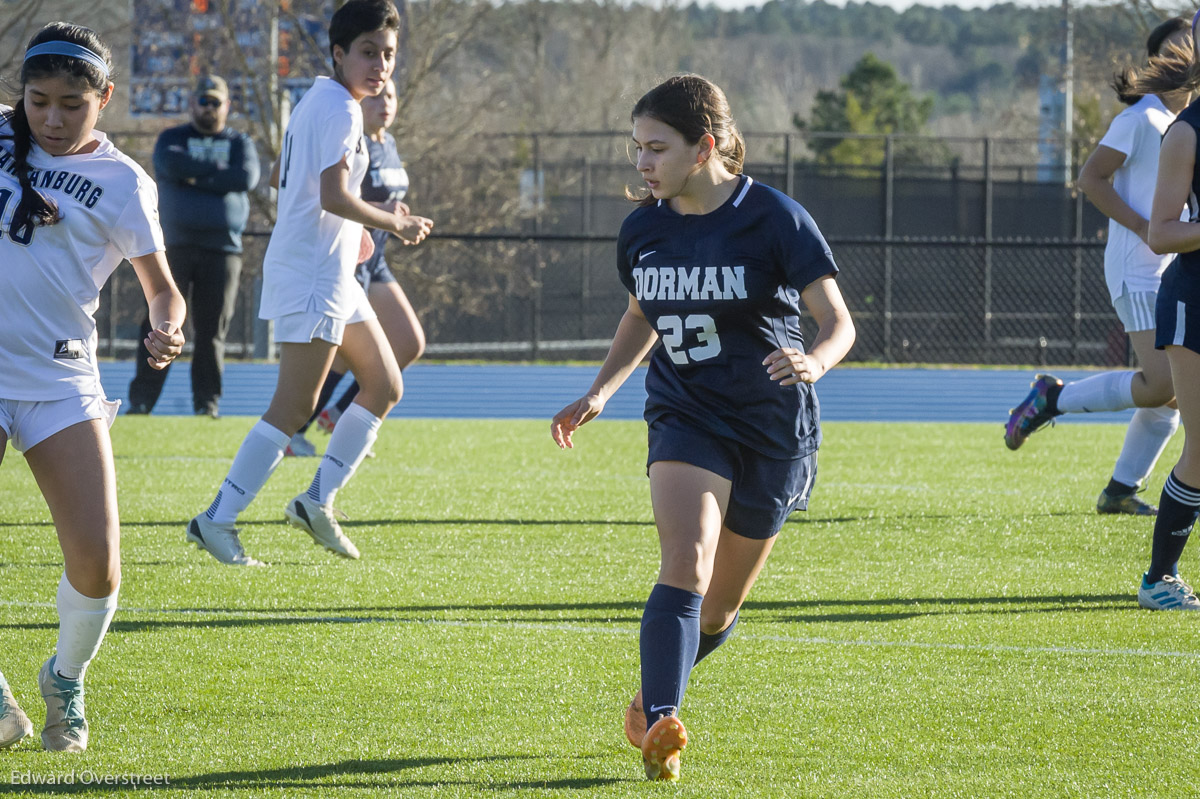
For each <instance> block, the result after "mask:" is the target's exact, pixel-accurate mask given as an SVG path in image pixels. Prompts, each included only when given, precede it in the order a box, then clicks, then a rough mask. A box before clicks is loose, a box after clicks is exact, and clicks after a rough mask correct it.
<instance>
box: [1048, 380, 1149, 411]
mask: <svg viewBox="0 0 1200 799" xmlns="http://www.w3.org/2000/svg"><path fill="white" fill-rule="evenodd" d="M1135 374H1137V373H1136V372H1105V373H1104V374H1099V375H1096V376H1095V377H1086V378H1084V379H1083V380H1076V381H1075V382H1074V383H1067V384H1066V385H1065V386H1063V389H1062V393H1061V394H1059V395H1058V409H1059V410H1060V411H1062V412H1063V413H1097V412H1099V411H1123V410H1125V409H1126V408H1132V407H1133V376H1134V375H1135Z"/></svg>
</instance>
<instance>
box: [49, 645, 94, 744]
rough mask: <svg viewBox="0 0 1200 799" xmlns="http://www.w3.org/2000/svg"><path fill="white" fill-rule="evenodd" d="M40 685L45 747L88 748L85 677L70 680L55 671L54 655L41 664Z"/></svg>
mask: <svg viewBox="0 0 1200 799" xmlns="http://www.w3.org/2000/svg"><path fill="white" fill-rule="evenodd" d="M38 688H39V689H40V690H41V692H42V698H43V699H45V700H46V726H45V727H43V728H42V746H44V747H45V748H46V749H47V750H48V751H51V752H82V751H83V750H85V749H87V744H88V723H87V719H85V718H84V717H83V680H68V679H67V678H66V677H60V676H59V675H58V673H57V672H55V671H54V657H51V658H50V659H49V660H47V661H46V662H45V663H43V664H42V670H41V671H39V672H38Z"/></svg>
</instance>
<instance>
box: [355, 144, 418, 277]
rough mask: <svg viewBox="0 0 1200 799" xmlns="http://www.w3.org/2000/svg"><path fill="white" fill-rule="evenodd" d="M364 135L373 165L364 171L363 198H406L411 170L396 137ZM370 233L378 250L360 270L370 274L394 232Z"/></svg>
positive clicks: (381, 259) (372, 200)
mask: <svg viewBox="0 0 1200 799" xmlns="http://www.w3.org/2000/svg"><path fill="white" fill-rule="evenodd" d="M365 138H366V142H367V155H368V156H369V157H370V159H371V165H370V166H369V167H367V174H365V175H363V182H362V198H363V199H364V200H366V201H367V202H369V203H386V202H392V201H393V200H403V199H404V195H405V194H406V193H407V192H408V172H407V171H406V170H405V169H404V162H403V161H402V160H400V152H399V151H398V150H397V149H396V140H395V139H394V138H393V137H392V134H390V133H387V132H385V133H384V134H383V141H381V142H378V141H375V140H374V139H372V138H371V137H370V136H367V137H365ZM370 233H371V239H372V241H374V242H375V253H374V254H373V255H372V256H371V257H370V258H368V259H367V260H366V261H364V262H363V263H362V264H360V265H359V267H358V270H357V271H358V273H359V274H360V275H361V274H364V273H365V274H369V273H370V272H371V271H372V270H373V269H376V268H378V267H380V266H383V265H384V257H383V250H384V247H385V246H387V241H388V236H390V235H391V234H389V233H388V232H387V231H386V230H372V231H370ZM359 282H362V280H361V279H360V280H359Z"/></svg>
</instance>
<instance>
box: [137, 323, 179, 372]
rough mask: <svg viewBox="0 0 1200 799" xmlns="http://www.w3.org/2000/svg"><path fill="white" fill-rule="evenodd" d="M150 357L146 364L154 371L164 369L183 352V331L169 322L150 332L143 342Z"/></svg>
mask: <svg viewBox="0 0 1200 799" xmlns="http://www.w3.org/2000/svg"><path fill="white" fill-rule="evenodd" d="M143 343H144V344H145V345H146V351H147V352H149V353H150V357H149V358H147V359H146V362H147V363H149V364H150V366H151V368H154V369H166V368H167V366H168V365H169V364H170V363H171V361H173V360H175V358H176V356H178V355H179V353H181V352H183V331H182V330H180V329H179V328H178V327H177V326H175V325H174V324H172V323H171V322H163V323H162V324H161V325H159V326H158V327H157V328H155V329H154V330H151V331H150V332H149V333H148V334H147V335H146V338H145V340H144V342H143Z"/></svg>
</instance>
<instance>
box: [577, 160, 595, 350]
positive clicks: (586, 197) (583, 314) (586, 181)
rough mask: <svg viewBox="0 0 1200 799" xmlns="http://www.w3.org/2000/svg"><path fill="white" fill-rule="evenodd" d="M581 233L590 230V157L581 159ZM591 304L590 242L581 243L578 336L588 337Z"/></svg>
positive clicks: (585, 233) (588, 232)
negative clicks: (581, 262) (581, 259)
mask: <svg viewBox="0 0 1200 799" xmlns="http://www.w3.org/2000/svg"><path fill="white" fill-rule="evenodd" d="M582 190H583V233H584V235H591V232H592V159H591V157H588V156H585V157H584V159H583V189H582ZM591 306H592V244H591V242H586V241H585V242H584V243H583V269H582V270H581V271H580V273H579V338H581V339H586V338H587V337H588V335H587V330H588V326H587V325H588V312H589V311H590V310H591Z"/></svg>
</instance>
